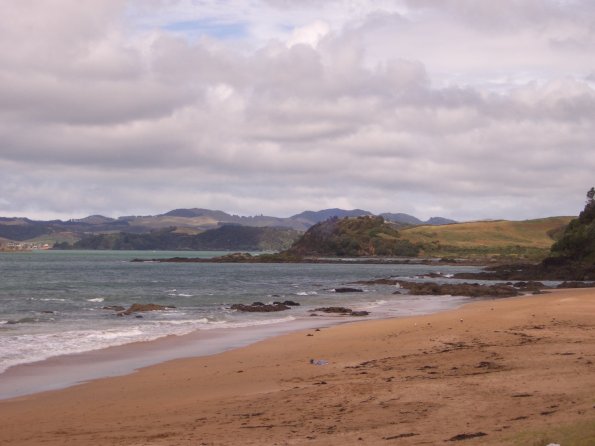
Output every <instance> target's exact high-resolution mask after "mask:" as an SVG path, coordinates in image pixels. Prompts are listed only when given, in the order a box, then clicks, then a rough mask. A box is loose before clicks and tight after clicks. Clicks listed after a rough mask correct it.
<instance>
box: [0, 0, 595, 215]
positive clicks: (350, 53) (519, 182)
mask: <svg viewBox="0 0 595 446" xmlns="http://www.w3.org/2000/svg"><path fill="white" fill-rule="evenodd" d="M103 3H104V2H98V3H97V4H94V5H95V7H97V8H98V12H99V14H98V16H97V17H91V16H90V15H89V14H88V11H87V10H86V9H84V8H81V7H79V6H78V5H79V3H77V2H75V3H68V2H66V3H64V4H63V6H65V7H68V8H71V9H70V10H69V11H70V12H71V14H73V15H71V18H72V17H79V18H80V23H78V24H72V23H70V22H71V21H72V19H71V20H66V21H64V20H65V19H63V18H61V17H57V16H56V15H51V16H50V20H49V22H48V23H47V24H41V25H40V26H42V27H41V28H40V30H38V31H37V32H31V31H30V30H28V29H20V28H19V27H15V26H9V27H3V26H0V30H3V31H0V33H4V35H9V36H10V39H11V44H10V45H13V46H14V48H12V49H11V48H10V45H9V44H7V43H6V41H3V42H2V43H0V55H2V57H1V58H0V60H3V61H4V62H0V80H1V82H0V117H1V118H2V119H0V172H1V173H2V178H3V184H2V185H1V186H0V197H1V199H0V215H2V214H6V213H9V214H14V213H17V212H18V211H19V209H20V210H23V212H24V211H27V212H32V213H39V214H42V213H43V212H46V213H53V214H54V215H61V216H68V215H67V214H69V213H70V214H72V213H96V212H100V213H106V214H109V215H114V214H117V213H121V214H125V213H152V212H153V213H154V212H160V211H166V210H168V209H169V208H173V207H185V206H200V207H213V208H221V209H224V210H227V211H232V212H238V213H257V212H266V213H270V214H274V215H289V214H292V213H295V212H299V211H301V210H303V209H306V208H310V209H316V208H322V207H336V206H342V207H352V208H353V207H360V208H365V209H370V210H372V211H376V212H382V211H402V212H410V213H414V214H416V215H419V216H420V217H424V218H427V217H429V216H432V215H436V214H438V213H439V214H442V215H444V216H447V217H452V218H480V217H494V218H495V217H509V218H510V217H523V218H529V217H534V216H540V215H548V214H550V215H551V214H561V213H572V212H576V210H575V207H576V202H575V201H571V200H570V201H569V200H568V197H570V196H579V199H578V201H580V199H581V198H582V193H583V190H586V189H587V188H588V187H590V185H591V184H590V182H592V172H593V171H594V170H595V158H594V157H593V156H592V155H591V154H592V141H593V140H595V128H594V127H593V125H592V123H593V122H594V118H595V91H594V90H593V88H592V86H590V85H589V83H588V82H587V81H585V77H587V80H588V76H589V73H591V74H590V75H591V76H592V73H593V68H592V66H590V68H589V69H588V70H587V71H585V67H586V66H587V62H586V61H585V60H584V57H583V54H582V53H579V54H573V55H568V54H564V55H561V54H559V53H557V52H551V53H548V51H549V50H547V49H543V48H546V47H547V45H548V43H547V41H546V42H545V43H543V42H542V43H543V45H544V47H539V48H540V49H542V50H543V52H541V50H540V51H537V52H536V53H538V54H534V53H535V52H531V51H530V50H531V49H532V47H531V46H530V45H528V46H523V45H520V46H518V48H517V49H518V51H519V54H518V55H512V54H509V53H511V52H512V51H513V49H514V48H515V47H514V45H513V43H514V40H515V38H516V37H518V36H519V35H517V34H515V33H512V34H513V35H512V36H507V37H506V38H503V39H502V40H498V43H499V44H500V45H501V48H499V49H498V51H495V52H486V53H485V58H484V59H478V60H476V59H472V58H470V57H469V56H467V55H466V54H462V53H461V52H460V48H461V45H467V43H466V42H465V39H466V38H469V36H470V35H471V34H470V33H469V31H468V30H467V29H466V28H465V27H461V26H460V25H456V24H455V22H456V20H453V19H452V14H455V13H456V14H459V15H460V16H461V17H462V18H464V19H465V20H471V18H473V17H475V15H478V14H484V16H482V17H483V18H482V20H492V19H490V17H491V15H490V14H491V12H490V11H491V9H490V8H493V7H492V6H478V3H477V2H461V1H459V2H455V1H450V2H444V4H442V3H441V2H439V3H440V4H442V6H440V5H439V4H438V3H436V2H426V4H425V7H432V8H435V9H440V8H441V9H440V11H445V10H448V11H447V12H448V14H450V15H448V17H446V18H444V17H443V16H442V15H440V14H436V15H434V16H433V18H432V21H430V22H423V23H416V21H415V20H413V19H411V20H409V18H406V17H403V16H400V15H398V14H394V13H385V12H377V13H373V14H367V15H365V16H364V17H363V19H362V17H360V16H358V17H357V20H355V19H354V21H353V23H348V24H345V26H344V27H343V28H342V29H340V30H332V31H331V32H329V33H328V34H327V35H326V36H325V37H324V38H322V39H321V40H320V41H319V42H318V44H317V45H315V46H310V45H305V44H296V45H287V44H286V43H285V42H282V41H279V40H273V39H271V40H270V41H268V42H267V43H266V44H265V45H263V46H261V47H259V48H255V49H254V50H253V51H249V52H246V51H243V50H242V51H240V50H237V49H234V48H232V47H230V46H229V45H226V44H225V43H224V42H216V41H213V40H210V41H209V40H206V39H202V40H199V41H192V40H189V39H184V38H182V37H180V36H179V35H175V36H174V35H170V34H168V33H167V32H165V31H163V30H160V29H157V30H152V31H151V32H150V33H149V34H147V35H144V34H143V35H140V36H139V35H136V34H135V33H132V32H129V30H127V29H126V22H125V20H124V19H122V17H121V15H119V13H120V12H121V11H122V10H120V9H118V7H120V6H121V5H118V3H117V2H114V3H110V2H105V3H110V6H109V7H108V6H105V7H102V4H103ZM284 3H285V2H281V3H277V5H276V7H277V8H279V9H280V10H283V8H285V7H287V5H285V4H284ZM19 4H20V3H17V2H13V3H12V4H11V5H12V6H14V7H13V8H11V11H10V13H9V15H8V16H7V17H9V18H10V20H14V19H15V17H18V16H19V15H20V14H24V13H25V12H26V9H22V8H21V9H17V6H18V5H19ZM416 4H417V5H419V3H416ZM482 4H483V3H482ZM507 4H508V5H509V6H510V7H511V8H513V10H516V9H515V8H517V9H518V8H528V9H527V10H526V11H525V10H523V11H525V12H522V14H521V15H522V17H525V15H526V16H527V17H528V16H529V15H530V11H531V8H537V7H538V6H537V3H535V2H531V1H529V2H525V4H523V5H521V4H520V3H518V2H512V1H511V2H508V3H507ZM39 5H41V3H36V6H38V7H40V6H39ZM411 7H413V6H411ZM553 7H554V6H552V5H551V4H549V3H548V6H547V8H546V9H545V10H544V11H545V12H543V11H542V13H543V14H545V15H544V16H543V17H542V16H537V17H536V19H539V20H542V21H546V16H547V17H548V18H547V20H550V22H548V23H549V25H548V26H552V27H555V23H557V22H556V19H555V17H553V16H549V15H548V14H550V9H551V8H553ZM19 8H20V7H19ZM548 8H549V9H548ZM41 9H42V8H41V7H40V11H37V13H36V14H34V15H33V16H32V18H30V19H29V23H31V24H36V23H39V22H40V21H42V20H41V17H42V16H43V14H42V13H41ZM564 11H565V14H566V15H569V16H572V14H573V13H572V12H571V11H569V10H568V9H564ZM52 14H55V13H52ZM502 14H504V13H502ZM506 14H508V13H506ZM523 14H524V15H523ZM421 17H424V16H423V15H422V16H421ZM459 19H460V20H462V19H461V18H459ZM459 19H457V20H459ZM7 20H9V19H8V18H0V21H2V24H4V22H5V21H7ZM428 20H429V19H428ZM493 20H497V21H498V20H499V21H502V22H503V23H512V24H513V25H514V26H516V25H515V22H511V21H510V20H511V19H508V18H507V16H506V15H501V16H498V17H495V18H494V19H493ZM523 20H524V19H523ZM527 20H528V18H527ZM564 20H566V19H564ZM568 20H570V19H568ZM429 25H437V26H438V29H439V30H441V31H442V30H456V32H454V31H453V33H452V34H449V35H450V36H452V41H448V40H444V41H440V42H437V43H436V45H439V46H440V48H441V51H442V50H444V51H442V53H441V54H440V55H439V57H440V62H439V63H438V64H437V63H436V60H437V59H436V58H435V57H438V56H436V54H437V53H434V52H432V51H434V50H432V48H431V44H432V43H434V42H436V40H437V39H436V36H432V35H428V29H430V28H431V26H429ZM579 25H580V23H579ZM579 25H577V27H578V26H579ZM81 27H82V28H84V29H81ZM61 28H64V29H61ZM565 29H566V28H565ZM572 29H573V30H574V28H572ZM577 29H578V28H577ZM54 31H55V32H56V33H58V35H57V36H51V38H48V39H47V41H45V42H44V43H43V45H41V46H40V47H39V48H37V49H36V44H37V42H39V41H42V40H43V37H44V36H45V35H46V34H50V33H53V32H54ZM523 32H524V31H523ZM531 32H532V31H531ZM531 32H530V33H529V34H531ZM573 32H574V31H573ZM473 33H475V34H473V35H476V36H477V41H474V42H469V43H468V45H469V46H473V45H475V47H474V50H473V51H478V52H480V50H481V49H482V48H483V45H484V44H486V42H494V41H493V38H494V37H493V34H492V31H491V30H490V31H489V32H486V33H482V32H481V30H480V28H475V29H474V30H473ZM29 34H32V35H31V37H28V35H29ZM141 34H142V33H141ZM548 35H549V34H548ZM76 36H79V37H80V39H79V40H78V41H76V42H75V41H74V40H76V39H74V38H75V37H76ZM531 36H532V37H531V38H530V39H528V40H522V39H521V40H522V42H535V41H537V40H534V38H535V35H534V34H531ZM524 38H526V35H524V34H523V39H524ZM20 40H22V44H20V43H19V41H20ZM546 40H547V39H546ZM588 45H591V44H588ZM589 49H592V45H591V46H589ZM484 52H485V50H484ZM48 54H53V55H54V57H49V56H48ZM473 54H477V53H474V52H473ZM503 55H504V56H503ZM4 56H6V58H4ZM523 57H528V58H530V57H534V60H533V59H532V60H531V61H530V64H531V67H533V65H532V64H535V66H545V67H546V68H545V70H546V71H547V73H549V74H548V76H549V75H551V77H552V79H548V80H547V81H543V79H541V78H540V79H535V80H534V81H529V82H524V83H521V84H515V85H512V84H509V83H506V81H503V82H504V88H503V89H502V90H500V91H499V92H497V93H496V92H494V91H493V90H492V89H490V88H489V87H486V86H485V85H486V84H485V83H483V82H478V81H477V76H478V74H477V73H481V74H482V75H483V70H485V71H486V72H487V73H488V74H489V75H490V76H499V75H500V72H499V71H494V70H495V68H493V67H496V66H498V65H499V64H503V66H504V67H505V68H506V69H514V67H516V66H522V67H524V65H522V64H523V62H522V59H523ZM488 58H493V60H490V61H489V63H488V62H486V63H484V60H487V59H488ZM563 63H564V64H567V65H566V70H567V71H568V72H569V73H571V72H572V73H575V72H576V73H579V74H581V73H582V75H580V76H579V75H578V74H577V75H574V74H572V75H568V76H559V75H558V74H553V75H552V74H551V72H549V71H548V70H549V68H547V67H548V66H549V65H552V66H554V65H562V64H563ZM436 66H444V67H450V69H451V70H452V71H453V72H454V71H456V70H459V69H460V70H462V72H463V75H467V74H469V73H471V72H473V75H472V76H469V77H468V78H467V80H466V82H465V83H463V84H461V85H452V84H449V83H448V82H437V81H436V80H437V78H438V77H439V74H437V73H438V72H439V71H440V70H437V69H436ZM474 70H478V71H474ZM519 71H522V70H520V69H519ZM529 71H530V70H529ZM581 79H582V80H581ZM481 80H482V81H483V79H481ZM147 190H151V193H150V194H147V193H146V191H147ZM565 197H566V199H565ZM556 200H559V201H556ZM560 203H562V204H560ZM579 207H580V206H579ZM576 209H578V208H576Z"/></svg>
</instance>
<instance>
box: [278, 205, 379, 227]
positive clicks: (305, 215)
mask: <svg viewBox="0 0 595 446" xmlns="http://www.w3.org/2000/svg"><path fill="white" fill-rule="evenodd" d="M366 215H372V213H371V212H368V211H363V210H361V209H352V210H350V211H348V210H345V209H337V208H334V209H323V210H321V211H304V212H302V213H300V214H296V215H292V216H291V217H289V219H290V220H296V221H300V222H304V223H305V224H306V225H307V226H308V227H310V226H312V225H315V224H316V223H320V222H321V221H325V220H328V219H329V218H334V217H337V218H345V217H363V216H366Z"/></svg>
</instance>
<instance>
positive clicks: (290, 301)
mask: <svg viewBox="0 0 595 446" xmlns="http://www.w3.org/2000/svg"><path fill="white" fill-rule="evenodd" d="M273 305H287V306H288V307H299V306H300V304H299V303H298V302H294V301H293V300H286V301H284V302H277V301H275V302H273Z"/></svg>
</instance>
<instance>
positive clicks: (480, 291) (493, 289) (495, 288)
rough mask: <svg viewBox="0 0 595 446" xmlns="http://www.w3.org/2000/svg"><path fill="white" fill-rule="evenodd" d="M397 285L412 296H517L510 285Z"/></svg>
mask: <svg viewBox="0 0 595 446" xmlns="http://www.w3.org/2000/svg"><path fill="white" fill-rule="evenodd" d="M398 284H399V285H400V286H401V287H403V288H406V289H407V290H409V294H413V295H429V296H444V295H451V296H469V297H484V296H486V297H512V296H518V294H519V292H518V290H517V289H515V288H514V287H512V286H510V285H480V284H478V283H458V284H438V283H434V282H424V283H420V282H406V281H403V280H400V281H398Z"/></svg>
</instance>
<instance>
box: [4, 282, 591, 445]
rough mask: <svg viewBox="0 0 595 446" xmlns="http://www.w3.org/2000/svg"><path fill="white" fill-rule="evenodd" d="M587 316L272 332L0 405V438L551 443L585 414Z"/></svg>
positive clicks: (546, 303)
mask: <svg viewBox="0 0 595 446" xmlns="http://www.w3.org/2000/svg"><path fill="white" fill-rule="evenodd" d="M594 311H595V293H594V292H593V290H589V289H573V290H556V291H553V292H552V293H548V294H544V295H539V296H523V297H515V298H507V299H499V300H487V301H481V302H475V303H470V304H466V305H464V306H462V307H460V308H457V309H455V310H447V311H443V312H440V313H434V314H431V315H426V316H416V317H406V318H395V319H383V320H373V321H359V322H354V323H349V324H341V325H334V326H332V327H329V328H322V329H321V330H320V331H315V330H314V329H312V328H311V329H309V330H307V331H300V332H295V333H290V334H283V335H281V336H276V337H273V338H269V339H266V340H263V341H259V342H257V343H255V344H252V345H249V346H247V347H242V348H238V349H234V350H231V351H227V352H224V353H219V354H216V355H211V356H202V357H196V358H187V359H176V360H173V361H168V362H165V363H162V364H158V365H155V366H151V367H148V368H144V369H141V370H139V371H137V372H135V373H132V374H129V375H124V376H118V377H113V378H104V379H99V380H95V381H91V382H89V383H85V384H81V385H78V386H75V387H69V388H66V389H62V390H58V391H51V392H44V393H36V394H33V395H29V396H25V397H19V398H15V399H9V400H3V401H0V420H1V421H0V444H23V445H27V444H39V443H45V444H65V443H68V442H78V443H79V444H102V445H103V444H106V445H111V444H125V445H141V444H142V445H169V444H181V445H186V444H188V445H190V444H192V445H196V444H205V445H211V444H212V445H219V444H230V445H231V444H237V438H240V437H241V438H242V444H274V443H277V444H316V445H323V444H387V443H386V441H387V440H390V439H395V440H396V439H398V440H399V444H424V443H425V444H436V443H439V442H443V441H445V440H449V439H451V438H454V437H455V436H457V435H460V434H465V435H467V434H469V435H475V434H477V435H478V436H477V438H475V437H469V439H468V440H466V442H465V444H482V445H483V444H486V445H487V444H532V443H530V442H529V443H522V442H521V443H515V441H517V440H518V439H520V440H519V441H523V437H522V436H523V435H529V434H530V433H531V432H536V433H535V434H534V435H541V436H546V437H547V438H550V437H548V435H553V436H552V437H551V442H558V443H561V441H560V440H559V439H558V440H557V439H556V438H554V437H555V433H550V430H551V429H553V426H554V425H557V426H562V427H564V426H571V427H572V426H574V425H576V423H583V422H585V423H592V422H593V420H594V417H595V410H594V409H593V400H592V398H593V395H594V394H595V378H593V377H591V376H592V375H593V371H595V368H594V367H595V366H594V365H593V363H594V362H595V341H594V340H591V339H590V334H591V332H592V330H593V329H595V325H594V324H593V322H592V321H591V320H590V319H591V317H590V315H591V314H593V312H594ZM309 359H324V360H326V361H328V364H327V365H324V366H314V365H312V364H310V363H309ZM470 402H471V403H470ZM31 420H36V422H35V423H31ZM574 430H576V429H574ZM480 433H483V434H486V435H482V436H479V434H480ZM559 435H569V434H564V433H561V434H559ZM360 438H361V439H362V440H360ZM544 438H545V437H544ZM544 444H547V443H544ZM561 444H565V445H566V443H561Z"/></svg>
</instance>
